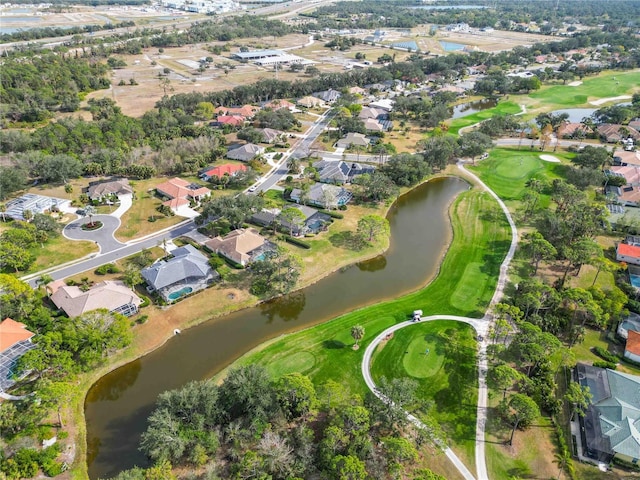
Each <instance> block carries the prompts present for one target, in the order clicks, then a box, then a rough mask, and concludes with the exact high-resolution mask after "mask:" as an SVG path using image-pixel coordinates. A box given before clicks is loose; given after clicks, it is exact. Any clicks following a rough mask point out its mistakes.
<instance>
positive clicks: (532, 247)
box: [523, 231, 558, 276]
mask: <svg viewBox="0 0 640 480" xmlns="http://www.w3.org/2000/svg"><path fill="white" fill-rule="evenodd" d="M523 238H524V239H525V241H526V243H525V245H524V247H525V248H526V249H527V250H528V251H529V255H531V262H532V265H533V267H534V270H533V273H532V274H531V275H532V276H535V275H536V274H537V273H538V265H539V264H540V261H541V260H551V259H552V258H555V257H556V255H557V254H558V252H557V250H556V249H555V247H554V246H553V245H551V243H549V242H548V241H547V240H545V238H544V237H543V236H542V234H541V233H540V232H538V231H534V232H530V233H525V234H524V235H523Z"/></svg>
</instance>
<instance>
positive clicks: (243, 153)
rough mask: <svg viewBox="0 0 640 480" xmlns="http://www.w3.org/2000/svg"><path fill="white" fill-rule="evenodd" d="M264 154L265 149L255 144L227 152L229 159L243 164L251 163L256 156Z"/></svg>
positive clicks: (247, 144) (241, 146)
mask: <svg viewBox="0 0 640 480" xmlns="http://www.w3.org/2000/svg"><path fill="white" fill-rule="evenodd" d="M262 152H264V148H262V147H261V146H259V145H256V144H254V143H246V144H244V145H240V146H239V147H234V148H231V149H229V151H228V152H227V158H230V159H232V160H240V161H241V162H249V161H251V160H253V159H254V158H255V157H256V156H258V155H260V154H261V153H262Z"/></svg>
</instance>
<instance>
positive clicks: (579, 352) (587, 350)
mask: <svg viewBox="0 0 640 480" xmlns="http://www.w3.org/2000/svg"><path fill="white" fill-rule="evenodd" d="M611 345H612V344H611V343H610V342H609V341H608V340H607V336H606V333H605V332H601V331H598V330H592V329H589V328H587V331H586V333H585V336H584V341H583V342H582V343H579V344H577V345H574V346H573V348H572V349H571V351H572V352H573V354H574V355H575V357H576V361H578V362H585V363H589V364H590V363H592V362H598V361H602V358H600V357H599V356H598V355H596V354H595V353H593V352H592V351H591V349H592V348H593V347H601V348H604V349H605V350H609V351H611V350H612V349H611V348H610V347H611ZM622 351H623V349H622V348H619V349H618V350H617V351H616V352H614V353H618V354H620V353H621V352H622ZM617 370H618V371H620V372H624V373H629V374H631V375H640V368H639V367H635V366H633V365H631V364H629V363H620V364H619V365H618V368H617Z"/></svg>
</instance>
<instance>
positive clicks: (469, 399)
mask: <svg viewBox="0 0 640 480" xmlns="http://www.w3.org/2000/svg"><path fill="white" fill-rule="evenodd" d="M427 352H428V353H427ZM371 363H372V365H371V373H372V375H373V378H374V379H375V380H376V383H379V382H380V379H381V378H382V377H386V378H387V379H393V378H404V377H410V378H412V379H414V380H415V381H416V382H418V391H417V396H418V398H420V399H429V400H431V401H432V402H433V403H432V405H433V408H431V409H430V410H429V411H425V410H424V405H425V403H424V402H420V403H419V404H417V405H416V406H415V407H414V408H410V410H412V411H413V412H415V413H417V414H418V415H425V414H428V415H430V416H431V417H432V418H433V419H434V420H435V421H436V422H437V423H438V424H439V425H441V426H442V428H443V430H444V431H445V432H446V433H447V436H448V437H449V438H450V439H451V441H452V442H453V447H454V449H455V450H457V451H458V452H461V454H462V457H463V459H464V462H465V464H466V465H467V466H469V467H470V468H471V469H472V470H473V466H474V465H475V458H474V451H475V450H474V448H475V430H476V405H477V401H478V372H477V369H476V341H475V332H474V330H473V328H472V327H470V326H469V325H467V324H464V323H459V322H453V321H447V320H442V321H434V322H424V323H417V324H415V325H412V326H410V327H407V328H405V329H403V330H399V331H397V332H395V334H394V336H393V338H392V339H391V340H389V341H388V342H387V343H386V344H384V345H381V346H380V347H378V349H377V350H376V352H375V353H374V356H373V359H372V362H371ZM496 478H497V477H496Z"/></svg>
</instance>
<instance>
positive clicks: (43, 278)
mask: <svg viewBox="0 0 640 480" xmlns="http://www.w3.org/2000/svg"><path fill="white" fill-rule="evenodd" d="M51 282H53V277H52V276H51V275H47V274H46V273H43V274H42V275H40V278H39V279H38V286H42V287H44V289H45V291H46V292H47V297H49V296H51V292H50V290H49V289H48V288H47V285H49V284H50V283H51Z"/></svg>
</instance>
